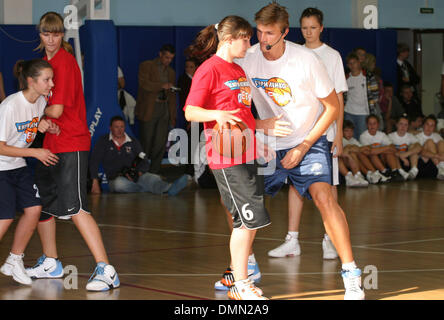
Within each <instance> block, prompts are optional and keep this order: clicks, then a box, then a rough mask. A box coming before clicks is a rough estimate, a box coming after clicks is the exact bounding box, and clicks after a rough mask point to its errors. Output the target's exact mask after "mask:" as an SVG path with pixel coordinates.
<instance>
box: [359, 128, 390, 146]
mask: <svg viewBox="0 0 444 320" xmlns="http://www.w3.org/2000/svg"><path fill="white" fill-rule="evenodd" d="M359 141H360V142H361V144H362V145H363V146H371V147H372V148H378V147H383V146H389V145H391V144H392V142H391V141H390V139H389V137H388V136H387V135H386V134H385V133H384V132H382V131H377V132H376V134H375V135H374V136H372V135H371V134H370V133H369V132H368V130H365V131H364V132H363V133H362V134H361V136H360V137H359Z"/></svg>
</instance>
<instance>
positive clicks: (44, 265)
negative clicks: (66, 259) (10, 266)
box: [26, 255, 64, 279]
mask: <svg viewBox="0 0 444 320" xmlns="http://www.w3.org/2000/svg"><path fill="white" fill-rule="evenodd" d="M26 273H27V274H28V276H29V277H31V278H32V279H47V278H49V279H51V278H52V279H54V278H63V275H64V272H63V266H62V263H61V262H60V260H59V259H55V258H48V257H47V256H45V255H42V256H41V257H40V258H38V260H37V264H36V265H35V266H33V267H32V268H27V269H26Z"/></svg>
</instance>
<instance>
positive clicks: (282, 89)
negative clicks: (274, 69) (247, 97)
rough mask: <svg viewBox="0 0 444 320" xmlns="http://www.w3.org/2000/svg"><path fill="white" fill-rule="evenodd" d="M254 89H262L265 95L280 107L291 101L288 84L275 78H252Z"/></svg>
mask: <svg viewBox="0 0 444 320" xmlns="http://www.w3.org/2000/svg"><path fill="white" fill-rule="evenodd" d="M252 80H253V83H254V85H255V86H256V88H262V89H264V90H265V92H266V93H267V95H268V96H269V97H270V98H271V100H273V102H274V103H276V104H277V105H278V106H280V107H284V106H286V105H287V104H288V103H289V102H290V101H291V100H292V94H291V88H290V86H289V85H288V83H287V82H286V81H285V80H283V79H281V78H277V77H273V78H271V79H260V78H253V79H252Z"/></svg>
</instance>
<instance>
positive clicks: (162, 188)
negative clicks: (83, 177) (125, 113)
mask: <svg viewBox="0 0 444 320" xmlns="http://www.w3.org/2000/svg"><path fill="white" fill-rule="evenodd" d="M100 164H102V166H103V169H104V171H105V174H106V176H107V178H108V183H109V189H110V191H111V192H117V193H132V192H151V193H154V194H163V193H168V195H170V196H174V195H177V194H178V193H179V192H180V191H181V190H182V189H183V188H185V187H186V186H187V184H188V176H187V175H183V176H181V177H180V178H179V179H177V180H176V181H174V182H173V183H168V182H166V181H164V180H162V178H161V177H160V176H159V175H157V174H152V173H149V172H148V169H149V163H148V161H147V160H146V158H145V154H144V153H143V152H142V146H141V145H140V143H139V141H137V140H136V139H135V138H133V137H130V136H128V135H127V134H126V132H125V121H124V120H123V118H122V117H120V116H115V117H113V118H112V119H111V123H110V133H109V134H106V135H104V136H102V137H100V138H99V139H98V140H97V142H96V145H95V146H94V150H93V152H92V155H91V161H90V174H91V178H92V179H93V183H92V188H91V192H92V193H96V194H98V193H101V191H100V186H99V179H98V171H99V165H100Z"/></svg>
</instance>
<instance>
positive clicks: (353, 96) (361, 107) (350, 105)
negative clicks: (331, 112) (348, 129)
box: [344, 72, 370, 115]
mask: <svg viewBox="0 0 444 320" xmlns="http://www.w3.org/2000/svg"><path fill="white" fill-rule="evenodd" d="M347 85H348V93H347V101H346V103H345V107H344V111H345V112H347V113H350V114H354V115H368V114H369V113H370V111H369V108H368V99H367V79H366V77H365V76H364V75H363V74H362V72H361V73H360V74H359V75H357V76H352V75H350V76H349V77H348V79H347Z"/></svg>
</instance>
